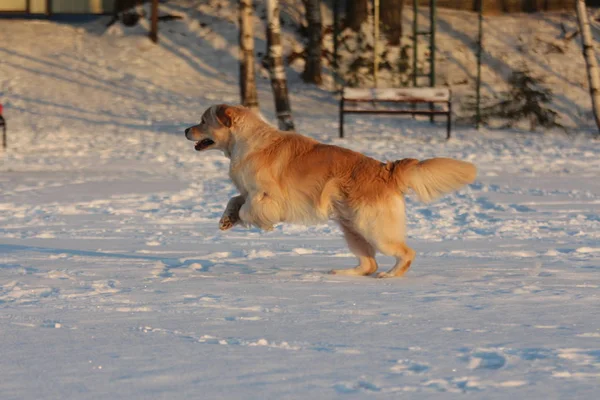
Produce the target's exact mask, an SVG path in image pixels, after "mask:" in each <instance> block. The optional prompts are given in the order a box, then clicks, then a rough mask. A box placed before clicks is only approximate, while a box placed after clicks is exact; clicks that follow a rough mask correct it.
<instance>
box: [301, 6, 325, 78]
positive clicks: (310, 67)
mask: <svg viewBox="0 0 600 400" xmlns="http://www.w3.org/2000/svg"><path fill="white" fill-rule="evenodd" d="M304 7H305V8H306V20H307V21H308V46H307V49H306V65H305V66H304V73H303V74H302V79H304V81H305V82H309V83H314V84H316V85H320V84H321V82H322V81H323V78H322V77H321V52H322V50H321V35H322V33H321V32H322V30H323V26H322V25H323V23H322V21H321V0H304Z"/></svg>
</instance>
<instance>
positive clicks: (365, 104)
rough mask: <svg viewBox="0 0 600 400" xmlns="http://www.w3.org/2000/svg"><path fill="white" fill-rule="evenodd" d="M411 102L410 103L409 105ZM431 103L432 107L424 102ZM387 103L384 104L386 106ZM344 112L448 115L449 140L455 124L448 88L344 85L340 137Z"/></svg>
mask: <svg viewBox="0 0 600 400" xmlns="http://www.w3.org/2000/svg"><path fill="white" fill-rule="evenodd" d="M408 104H410V106H407V105H408ZM427 104H429V107H428V108H424V107H423V106H424V105H427ZM382 106H383V107H382ZM344 114H413V115H429V116H430V117H431V122H433V117H434V116H435V115H446V118H447V127H446V129H447V136H446V138H447V139H450V128H451V124H452V101H451V93H450V89H448V88H435V87H433V88H381V89H380V88H371V89H362V88H344V89H343V91H342V99H341V100H340V137H344Z"/></svg>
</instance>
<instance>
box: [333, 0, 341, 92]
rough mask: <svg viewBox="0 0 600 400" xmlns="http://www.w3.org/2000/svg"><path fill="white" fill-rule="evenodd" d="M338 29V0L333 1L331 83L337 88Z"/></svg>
mask: <svg viewBox="0 0 600 400" xmlns="http://www.w3.org/2000/svg"><path fill="white" fill-rule="evenodd" d="M339 29H340V2H339V0H334V1H333V68H332V73H333V85H334V86H335V88H336V89H337V82H338V76H339V71H338V68H339V59H338V47H339V39H338V35H339V33H340V32H339Z"/></svg>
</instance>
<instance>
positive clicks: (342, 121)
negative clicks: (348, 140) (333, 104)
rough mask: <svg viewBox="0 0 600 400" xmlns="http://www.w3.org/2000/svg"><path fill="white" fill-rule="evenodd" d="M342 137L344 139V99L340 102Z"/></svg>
mask: <svg viewBox="0 0 600 400" xmlns="http://www.w3.org/2000/svg"><path fill="white" fill-rule="evenodd" d="M340 137H341V138H343V137H344V98H343V97H342V100H341V101H340Z"/></svg>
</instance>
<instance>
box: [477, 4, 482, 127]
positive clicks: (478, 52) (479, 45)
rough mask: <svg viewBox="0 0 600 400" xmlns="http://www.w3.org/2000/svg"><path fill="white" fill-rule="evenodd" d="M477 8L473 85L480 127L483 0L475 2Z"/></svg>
mask: <svg viewBox="0 0 600 400" xmlns="http://www.w3.org/2000/svg"><path fill="white" fill-rule="evenodd" d="M477 3H478V4H477V7H478V8H479V10H478V11H479V22H478V24H479V33H478V38H477V82H476V84H475V90H476V94H475V127H476V128H477V129H479V126H480V125H481V53H482V51H483V0H478V1H477Z"/></svg>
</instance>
